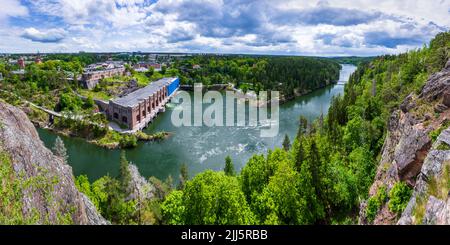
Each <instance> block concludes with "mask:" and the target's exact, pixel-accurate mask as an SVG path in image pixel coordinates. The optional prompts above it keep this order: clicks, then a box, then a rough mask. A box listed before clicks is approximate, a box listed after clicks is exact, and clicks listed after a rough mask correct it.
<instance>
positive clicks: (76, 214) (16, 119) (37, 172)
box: [0, 101, 107, 224]
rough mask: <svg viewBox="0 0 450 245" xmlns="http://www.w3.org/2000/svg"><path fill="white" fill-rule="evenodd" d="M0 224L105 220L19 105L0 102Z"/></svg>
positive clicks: (101, 221) (99, 221)
mask: <svg viewBox="0 0 450 245" xmlns="http://www.w3.org/2000/svg"><path fill="white" fill-rule="evenodd" d="M0 140H1V143H0V155H1V159H0V160H1V161H0V167H1V170H2V171H0V172H1V175H0V176H1V177H2V182H0V193H1V194H2V198H3V199H5V200H2V201H3V202H2V204H0V223H13V224H14V223H19V224H72V223H73V224H107V221H106V220H105V219H103V218H102V217H101V215H100V214H99V213H98V212H97V211H96V209H95V206H94V205H93V204H92V203H91V201H90V200H89V199H88V198H87V197H86V196H85V195H84V194H82V193H80V192H79V191H78V190H77V189H76V187H75V184H74V180H73V175H72V169H71V167H70V166H69V165H67V164H66V163H65V162H64V160H63V159H61V158H59V157H57V156H55V155H54V154H53V153H52V152H51V151H50V150H48V149H47V148H45V146H44V145H43V143H42V141H41V140H40V139H39V136H38V134H37V132H36V130H35V128H34V126H33V125H32V124H31V122H30V121H29V120H28V118H27V116H26V115H25V113H23V112H22V111H21V110H19V109H17V108H15V107H13V106H11V105H8V104H5V103H3V102H1V101H0Z"/></svg>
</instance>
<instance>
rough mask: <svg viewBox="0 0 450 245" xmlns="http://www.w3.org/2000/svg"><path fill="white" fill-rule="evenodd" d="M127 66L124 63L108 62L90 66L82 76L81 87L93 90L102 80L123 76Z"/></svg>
mask: <svg viewBox="0 0 450 245" xmlns="http://www.w3.org/2000/svg"><path fill="white" fill-rule="evenodd" d="M124 74H125V66H124V65H123V63H122V62H118V61H108V62H105V63H98V64H92V65H89V66H88V67H87V68H85V71H84V72H83V75H82V76H81V85H82V86H83V87H84V88H87V89H93V88H94V87H95V86H96V85H97V84H98V82H99V81H100V80H101V79H105V78H109V77H114V76H123V75H124Z"/></svg>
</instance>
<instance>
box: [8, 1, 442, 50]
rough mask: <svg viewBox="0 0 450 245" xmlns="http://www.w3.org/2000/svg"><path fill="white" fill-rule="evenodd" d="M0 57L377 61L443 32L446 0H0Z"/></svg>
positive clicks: (416, 45) (418, 44)
mask: <svg viewBox="0 0 450 245" xmlns="http://www.w3.org/2000/svg"><path fill="white" fill-rule="evenodd" d="M0 2H1V5H0V52H1V53H3V52H37V51H40V52H78V51H91V52H93V51H94V52H95V51H98V52H109V51H118V52H121V51H162V52H214V53H253V54H289V55H317V56H343V55H362V56H368V55H379V54H387V53H389V54H393V53H399V52H404V51H406V50H411V49H415V48H417V47H422V46H423V44H424V43H427V42H429V40H430V39H431V38H432V37H433V36H434V35H436V34H437V33H439V32H442V31H448V30H449V29H450V0H395V1H394V0H390V1H386V0H352V1H351V0H319V1H313V0H277V1H275V0H259V1H252V0H189V1H184V0H159V1H156V0H77V1H73V0H0Z"/></svg>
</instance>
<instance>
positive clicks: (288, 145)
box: [283, 134, 291, 151]
mask: <svg viewBox="0 0 450 245" xmlns="http://www.w3.org/2000/svg"><path fill="white" fill-rule="evenodd" d="M290 148H291V141H290V140H289V136H288V135H287V134H285V135H284V140H283V149H284V150H285V151H289V149H290Z"/></svg>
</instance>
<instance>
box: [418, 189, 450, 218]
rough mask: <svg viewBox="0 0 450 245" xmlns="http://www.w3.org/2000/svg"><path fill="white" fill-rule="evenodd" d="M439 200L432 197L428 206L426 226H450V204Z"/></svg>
mask: <svg viewBox="0 0 450 245" xmlns="http://www.w3.org/2000/svg"><path fill="white" fill-rule="evenodd" d="M449 201H450V200H449ZM449 201H447V202H445V201H443V200H439V199H437V198H435V197H434V196H430V198H429V199H428V203H427V206H426V211H425V217H424V222H423V223H424V224H428V225H436V224H441V225H443V224H450V222H449V218H450V217H449V215H448V214H449V213H448V212H449V208H450V206H449V205H450V202H449Z"/></svg>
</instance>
